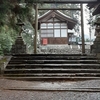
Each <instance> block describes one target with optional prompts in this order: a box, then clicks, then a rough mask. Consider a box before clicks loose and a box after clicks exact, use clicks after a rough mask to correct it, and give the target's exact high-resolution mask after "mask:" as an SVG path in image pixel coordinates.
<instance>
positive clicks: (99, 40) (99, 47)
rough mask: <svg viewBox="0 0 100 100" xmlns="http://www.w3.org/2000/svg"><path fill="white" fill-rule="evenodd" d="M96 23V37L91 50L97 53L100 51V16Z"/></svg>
mask: <svg viewBox="0 0 100 100" xmlns="http://www.w3.org/2000/svg"><path fill="white" fill-rule="evenodd" d="M95 25H96V28H95V33H96V34H95V35H96V38H95V40H94V42H93V45H92V46H91V52H92V53H95V54H97V53H100V18H98V19H97V22H95Z"/></svg>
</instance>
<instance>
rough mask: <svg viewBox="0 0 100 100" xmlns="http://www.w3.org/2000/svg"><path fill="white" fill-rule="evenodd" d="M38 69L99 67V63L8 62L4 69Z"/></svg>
mask: <svg viewBox="0 0 100 100" xmlns="http://www.w3.org/2000/svg"><path fill="white" fill-rule="evenodd" d="M14 68H15V69H20V68H22V69H26V68H28V69H38V68H42V69H44V68H49V69H51V68H58V69H59V68H60V69H66V68H71V69H73V68H84V69H86V68H87V69H92V68H94V69H99V68H100V64H80V63H79V64H8V66H7V67H6V69H14Z"/></svg>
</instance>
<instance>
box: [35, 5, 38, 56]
mask: <svg viewBox="0 0 100 100" xmlns="http://www.w3.org/2000/svg"><path fill="white" fill-rule="evenodd" d="M37 32H38V4H36V5H35V35H34V54H36V53H37Z"/></svg>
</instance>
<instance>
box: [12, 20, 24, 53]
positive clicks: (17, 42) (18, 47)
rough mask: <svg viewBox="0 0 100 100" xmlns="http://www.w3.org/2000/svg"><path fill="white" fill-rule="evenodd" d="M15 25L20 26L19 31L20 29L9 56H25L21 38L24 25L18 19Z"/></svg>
mask: <svg viewBox="0 0 100 100" xmlns="http://www.w3.org/2000/svg"><path fill="white" fill-rule="evenodd" d="M16 25H18V26H20V28H21V29H20V32H19V34H18V37H17V39H16V40H15V44H14V45H12V49H11V54H26V45H25V43H24V40H23V38H22V31H23V26H24V23H23V22H22V21H21V20H20V19H18V22H17V24H16Z"/></svg>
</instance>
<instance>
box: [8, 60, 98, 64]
mask: <svg viewBox="0 0 100 100" xmlns="http://www.w3.org/2000/svg"><path fill="white" fill-rule="evenodd" d="M32 63H37V64H44V63H45V64H47V63H50V64H54V63H57V64H61V63H64V64H65V63H85V64H87V63H93V64H94V63H95V64H96V63H98V60H23V61H20V60H15V61H14V60H11V61H10V62H9V64H32Z"/></svg>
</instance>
